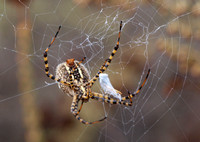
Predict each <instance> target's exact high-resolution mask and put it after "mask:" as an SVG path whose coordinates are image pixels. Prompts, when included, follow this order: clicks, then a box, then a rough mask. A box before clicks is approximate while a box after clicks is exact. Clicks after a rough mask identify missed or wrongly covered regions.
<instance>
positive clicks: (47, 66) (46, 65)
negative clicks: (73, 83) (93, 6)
mask: <svg viewBox="0 0 200 142" xmlns="http://www.w3.org/2000/svg"><path fill="white" fill-rule="evenodd" d="M60 28H61V26H59V28H58V31H57V32H56V34H55V36H54V38H53V40H52V41H51V43H50V44H49V46H48V47H47V49H46V50H45V52H44V64H45V74H46V75H47V77H49V78H51V79H52V80H55V81H57V82H59V83H62V84H64V85H68V86H70V83H68V82H65V81H62V80H60V79H58V78H55V76H54V75H53V74H51V73H50V72H49V64H48V58H47V52H48V50H49V48H50V47H51V45H52V44H53V43H54V41H55V39H56V37H57V35H58V33H59V31H60Z"/></svg>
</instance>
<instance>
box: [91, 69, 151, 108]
mask: <svg viewBox="0 0 200 142" xmlns="http://www.w3.org/2000/svg"><path fill="white" fill-rule="evenodd" d="M149 74H150V69H149V70H148V73H147V75H146V78H145V80H144V81H143V83H142V85H141V86H140V87H139V89H138V90H137V91H136V93H130V92H129V91H128V96H125V97H122V99H121V101H120V100H115V99H113V98H110V97H109V95H102V94H100V93H95V92H92V96H91V98H92V99H96V100H98V101H103V102H106V103H110V104H123V105H126V106H132V104H133V101H132V98H133V97H135V96H136V95H137V94H138V93H139V92H140V90H141V89H142V87H143V86H144V84H145V83H146V81H147V79H148V76H149ZM116 91H117V92H120V91H118V90H116ZM120 93H121V92H120ZM126 100H130V102H126Z"/></svg>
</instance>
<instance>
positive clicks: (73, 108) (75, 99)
mask: <svg viewBox="0 0 200 142" xmlns="http://www.w3.org/2000/svg"><path fill="white" fill-rule="evenodd" d="M79 100H80V99H78V95H75V96H74V97H73V101H72V105H71V112H72V114H73V115H74V117H75V118H76V119H77V120H79V121H80V122H81V123H83V124H96V123H99V122H101V121H103V120H105V119H106V118H107V117H104V118H102V119H100V120H97V121H93V122H88V121H85V120H84V119H82V118H81V117H80V116H79V112H80V110H79V111H78V102H79ZM81 108H82V106H81Z"/></svg>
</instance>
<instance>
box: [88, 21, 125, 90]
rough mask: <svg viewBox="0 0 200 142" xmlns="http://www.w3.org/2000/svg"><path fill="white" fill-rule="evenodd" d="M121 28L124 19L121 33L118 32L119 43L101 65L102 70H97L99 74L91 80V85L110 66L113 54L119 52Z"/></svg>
mask: <svg viewBox="0 0 200 142" xmlns="http://www.w3.org/2000/svg"><path fill="white" fill-rule="evenodd" d="M121 29H122V21H121V22H120V27H119V34H118V39H117V44H116V46H115V47H114V49H113V51H112V53H111V55H110V56H109V58H108V59H106V61H105V62H104V64H103V65H102V66H101V68H100V70H99V71H98V72H97V74H96V75H95V76H94V77H93V78H92V79H91V80H90V81H89V83H88V84H89V85H90V86H92V85H93V84H94V82H95V81H96V80H97V79H98V78H99V74H101V73H103V72H104V71H105V70H106V69H107V68H108V66H109V65H110V63H111V61H112V58H113V56H114V55H115V53H116V52H117V49H118V48H119V41H120V34H121Z"/></svg>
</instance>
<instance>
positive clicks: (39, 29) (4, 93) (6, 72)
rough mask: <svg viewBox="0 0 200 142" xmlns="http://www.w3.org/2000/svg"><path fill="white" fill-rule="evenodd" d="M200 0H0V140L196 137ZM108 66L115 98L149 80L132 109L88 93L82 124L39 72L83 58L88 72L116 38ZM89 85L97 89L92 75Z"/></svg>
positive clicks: (117, 140) (110, 141) (63, 96)
mask: <svg viewBox="0 0 200 142" xmlns="http://www.w3.org/2000/svg"><path fill="white" fill-rule="evenodd" d="M199 15H200V1H198V0H195V1H189V0H176V1H174V0H165V1H164V0H163V1H162V0H148V1H147V0H146V1H144V0H135V1H125V0H116V1H109V0H99V1H98V0H96V1H89V0H82V1H77V0H74V1H65V0H58V1H53V0H52V1H47V0H43V1H33V0H30V1H23V0H19V1H17V0H16V1H10V0H0V29H1V30H0V31H1V32H0V78H1V81H0V126H1V128H0V140H1V141H7V142H9V141H16V142H17V141H20V142H21V141H34V142H35V141H41V140H43V141H55V142H57V141H58V142H61V141H74V142H82V141H87V142H88V141H98V142H103V141H105V142H121V141H125V142H129V141H137V142H145V141H163V142H164V141H170V142H174V141H182V142H184V141H186V142H192V141H199V140H200V137H199V135H200V130H199V126H200V111H199V109H198V108H199V106H200V105H199V104H200V103H199V101H200V96H199V94H200V93H199V92H200V60H199V58H198V55H200V50H199V40H200V27H199ZM120 21H123V27H122V33H121V40H120V47H119V50H118V51H117V53H116V55H115V56H114V58H113V60H112V63H111V64H110V66H109V68H108V69H107V70H106V73H107V74H108V75H109V79H110V81H111V83H112V85H113V86H114V88H115V89H117V90H119V91H121V92H122V93H123V96H126V95H128V93H127V91H130V92H134V91H136V90H137V88H138V87H139V86H140V85H141V83H142V82H143V80H144V78H145V76H146V74H147V71H148V69H149V68H150V69H151V73H150V75H149V78H148V80H147V82H146V84H145V85H144V87H143V88H142V90H141V91H140V93H139V95H138V96H136V97H135V98H134V99H133V101H134V103H133V106H131V107H126V106H122V105H110V104H105V103H101V102H97V101H95V100H90V102H88V103H85V104H84V105H83V109H82V110H81V113H80V116H81V117H82V118H84V119H85V120H87V121H95V120H98V119H101V118H103V117H104V116H105V115H106V116H108V118H107V119H106V120H105V121H104V122H102V123H99V124H95V125H83V124H81V123H80V122H79V121H77V120H76V119H75V118H74V117H73V115H72V114H71V113H70V106H71V102H72V98H71V97H69V96H67V95H66V94H63V93H62V91H61V90H59V88H58V86H57V83H55V82H53V81H52V80H50V79H49V78H47V77H46V75H45V73H44V61H43V53H44V50H45V49H46V48H47V46H48V45H49V43H50V42H51V40H52V39H53V37H54V35H55V33H56V31H57V29H58V27H59V25H62V28H61V30H60V33H59V35H58V37H57V38H56V40H55V42H54V44H53V45H52V47H51V48H50V50H49V52H48V57H49V67H50V72H51V73H53V74H55V69H56V66H57V65H58V64H59V63H62V62H65V61H66V59H69V58H75V59H76V60H81V59H82V58H83V57H86V60H85V61H84V65H85V66H86V67H87V69H88V71H89V73H90V74H91V77H93V76H94V75H95V74H96V72H97V71H98V70H99V68H100V66H101V65H102V64H103V63H104V61H105V59H107V58H108V57H109V55H110V54H111V52H112V49H113V48H114V46H115V45H116V42H117V37H118V30H119V24H120ZM92 90H93V91H95V92H99V93H103V90H102V89H101V87H100V85H99V81H96V83H95V85H94V86H93V88H92Z"/></svg>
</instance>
